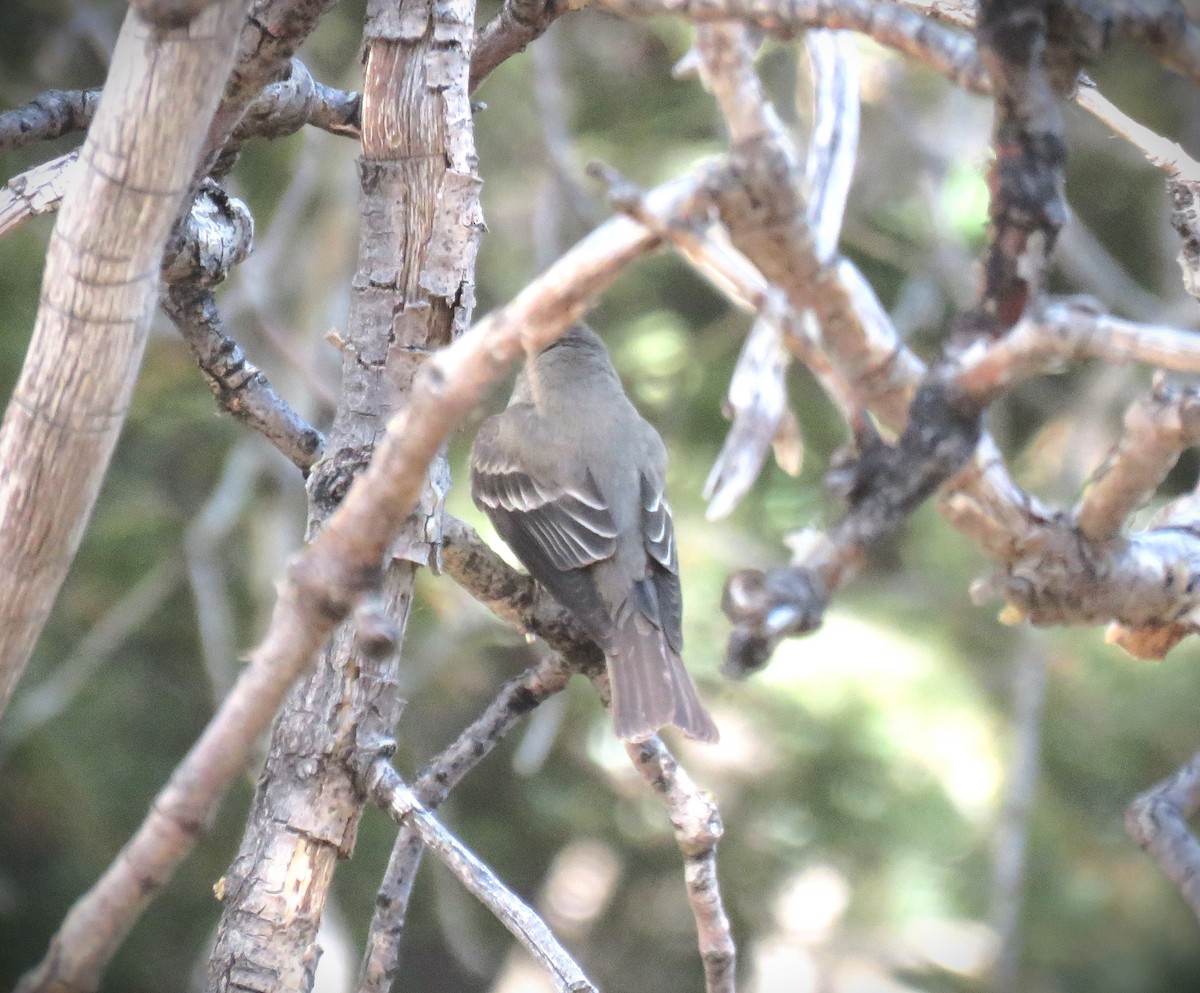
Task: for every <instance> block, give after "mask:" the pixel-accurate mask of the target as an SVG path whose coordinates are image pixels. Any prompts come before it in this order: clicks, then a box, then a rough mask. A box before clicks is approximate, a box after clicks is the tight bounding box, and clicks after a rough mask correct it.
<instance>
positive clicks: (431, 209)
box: [210, 0, 482, 991]
mask: <svg viewBox="0 0 1200 993" xmlns="http://www.w3.org/2000/svg"><path fill="white" fill-rule="evenodd" d="M472 18H473V5H472V3H471V0H451V2H449V3H445V4H437V5H431V4H430V3H429V2H428V0H405V2H403V3H401V5H400V6H399V7H398V8H396V7H394V6H392V5H389V4H385V3H382V2H380V3H376V4H373V5H372V6H371V8H370V9H369V10H368V20H367V27H366V32H365V39H366V78H365V81H364V89H363V111H362V116H363V121H362V139H363V154H362V159H361V161H360V165H359V171H360V180H361V190H362V194H361V197H362V200H361V202H362V235H361V241H360V247H359V266H358V272H357V274H356V275H355V277H354V280H353V284H352V296H351V309H350V316H349V321H348V327H347V332H346V336H345V342H344V345H343V349H342V352H343V383H342V391H341V400H340V403H339V406H338V411H337V414H336V416H335V419H334V424H333V427H332V428H331V430H330V436H329V441H328V444H327V447H326V449H325V451H326V455H325V457H324V458H323V459H322V460H321V461H320V462H319V463H318V464H317V465H316V466H314V468H313V471H312V475H311V476H310V479H309V487H308V489H309V506H310V513H309V531H310V536H312V535H315V534H316V533H317V532H318V531H320V530H321V529H322V527H323V526H324V525H325V522H326V520H327V518H328V517H329V516H330V515H331V514H332V513H333V512H334V510H335V509H336V508H337V506H338V504H339V503H340V501H341V499H342V497H343V496H344V494H345V493H346V491H347V489H348V487H349V486H350V484H351V482H352V481H353V480H354V478H355V476H356V475H357V474H358V473H359V471H360V470H361V469H362V468H363V467H365V466H366V465H367V464H368V463H369V462H370V461H371V459H372V457H373V455H374V450H375V445H376V443H377V441H378V439H379V436H380V435H381V434H382V432H383V426H384V424H385V422H386V420H387V418H388V416H389V415H390V414H391V413H393V412H394V411H396V410H397V409H401V408H404V407H405V406H407V403H408V399H409V394H410V390H411V386H412V382H413V379H414V377H415V375H416V373H417V371H418V369H419V368H420V367H421V365H422V364H423V363H424V362H425V360H426V359H427V357H428V356H429V355H430V354H431V353H432V352H433V351H434V350H436V349H438V348H440V347H442V346H444V345H446V344H448V343H449V342H450V341H451V339H452V338H454V337H455V336H456V335H457V334H458V333H460V332H461V331H462V330H463V329H464V328H465V327H466V325H467V323H468V322H469V320H470V313H471V307H472V305H473V303H474V293H473V284H472V282H471V280H472V274H473V271H474V259H475V248H476V244H477V240H478V235H479V232H480V230H481V228H482V219H481V215H480V211H479V202H478V191H479V181H478V178H477V176H476V174H475V151H474V139H473V133H472V127H471V115H470V107H469V104H468V100H467V72H468V67H469V59H470V43H471V37H472V27H471V25H472ZM447 473H448V469H447V467H446V464H445V459H444V457H442V458H438V459H435V460H434V463H433V465H432V466H431V469H430V473H429V477H428V478H427V481H426V484H425V485H424V487H423V488H422V491H421V495H420V496H419V497H418V504H417V507H416V509H415V511H414V512H413V513H412V514H411V515H410V517H409V518H408V520H407V522H406V523H405V525H404V526H403V528H402V529H401V533H400V536H399V540H398V542H397V543H396V544H395V545H393V549H392V552H393V555H395V556H397V557H398V559H399V561H397V562H395V563H394V564H393V567H392V568H390V569H389V570H388V571H387V580H386V582H385V588H384V602H385V605H386V607H387V609H388V611H389V613H390V614H391V615H392V616H393V617H394V618H395V620H396V622H397V625H398V633H397V638H402V637H403V630H404V625H405V622H406V620H407V615H408V608H409V605H410V603H411V597H412V586H413V581H414V578H415V572H416V568H417V565H418V563H423V562H426V561H428V559H429V557H430V555H431V553H432V552H433V551H434V550H435V549H436V548H437V545H438V543H439V541H440V535H439V533H438V530H437V528H438V524H439V521H440V509H441V502H440V501H441V493H442V492H444V488H445V485H446V482H447ZM395 666H396V654H395V653H394V652H386V653H383V655H382V657H376V656H375V655H373V654H372V653H370V652H364V651H363V650H361V649H360V647H359V646H358V645H357V644H356V639H355V637H354V633H353V631H352V630H351V628H350V626H349V625H347V626H344V627H343V628H342V629H341V630H340V631H339V632H338V633H337V635H335V638H334V640H333V642H332V643H331V644H330V646H329V647H328V648H327V649H326V651H325V652H324V653H323V655H322V657H321V659H320V660H319V663H318V666H317V669H316V671H315V672H314V673H313V674H312V676H311V677H310V678H309V679H307V680H306V681H305V682H304V683H303V684H301V685H300V686H298V687H297V689H296V690H295V692H294V693H293V695H292V698H291V700H290V701H289V703H288V705H287V706H286V708H285V710H284V713H283V715H282V716H281V718H280V720H279V723H278V724H277V726H276V729H275V733H274V736H273V739H272V743H271V748H270V753H269V755H268V759H267V767H266V770H265V772H264V775H263V779H262V781H261V782H260V784H259V788H258V791H257V794H256V796H255V800H254V805H253V808H252V810H251V815H250V819H249V822H248V824H247V829H246V833H245V836H244V839H243V842H242V847H241V851H240V852H239V855H238V857H237V859H236V860H235V862H234V864H233V866H232V868H231V869H230V872H229V876H228V879H227V881H226V885H225V892H226V894H227V896H226V907H225V912H224V915H223V918H222V921H221V926H220V930H219V932H218V938H217V943H216V947H215V949H214V952H213V956H212V959H211V962H210V988H211V989H214V990H232V989H267V988H270V989H271V990H278V991H282V990H295V991H303V990H307V989H309V988H310V987H311V984H312V974H313V969H314V968H315V964H316V958H317V956H318V954H319V952H318V948H317V945H316V935H317V928H318V926H319V923H320V918H321V912H322V909H323V907H324V904H325V899H326V896H327V894H328V889H329V885H330V882H331V879H332V875H333V871H334V867H335V864H336V862H337V860H338V859H339V858H344V857H346V856H347V855H349V854H350V852H351V851H352V850H353V847H354V841H355V834H356V830H357V825H358V819H359V817H360V815H361V811H362V804H363V798H362V795H361V792H360V790H359V788H358V786H357V785H356V780H355V776H356V773H357V772H358V771H360V770H361V769H362V768H363V767H364V765H365V764H366V763H368V762H369V761H370V760H371V759H373V758H374V757H375V756H376V755H377V754H378V753H379V752H380V750H381V749H384V748H386V747H387V742H388V741H389V740H390V738H391V735H392V733H393V730H394V725H395V722H396V720H397V719H398V717H399V713H400V709H401V706H402V702H401V701H400V700H399V698H398V697H397V694H396V685H395V683H396V672H395Z"/></svg>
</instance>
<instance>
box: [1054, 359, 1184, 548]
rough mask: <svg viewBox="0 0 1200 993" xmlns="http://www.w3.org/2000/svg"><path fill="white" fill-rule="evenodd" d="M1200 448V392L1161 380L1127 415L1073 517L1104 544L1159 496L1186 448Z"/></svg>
mask: <svg viewBox="0 0 1200 993" xmlns="http://www.w3.org/2000/svg"><path fill="white" fill-rule="evenodd" d="M1196 444H1200V394H1198V393H1197V392H1196V391H1194V390H1176V389H1171V388H1170V387H1168V386H1167V384H1166V382H1165V380H1164V379H1163V378H1162V377H1161V376H1160V377H1158V379H1157V380H1156V382H1155V384H1154V388H1153V390H1152V392H1151V393H1150V394H1149V395H1148V396H1145V397H1142V398H1141V399H1139V400H1137V401H1136V402H1135V403H1134V404H1133V405H1132V406H1131V407H1130V408H1129V410H1128V411H1127V412H1126V414H1125V432H1124V434H1123V435H1122V436H1121V440H1120V441H1119V442H1118V443H1117V445H1116V447H1115V448H1114V449H1113V450H1112V452H1111V453H1110V454H1109V456H1108V458H1107V459H1105V461H1104V464H1103V465H1102V466H1101V467H1100V468H1099V469H1098V470H1097V471H1096V474H1095V475H1094V476H1093V477H1092V480H1091V482H1090V483H1089V485H1088V488H1087V489H1086V490H1085V491H1084V494H1083V498H1082V499H1081V500H1080V501H1079V505H1078V506H1077V507H1076V508H1075V511H1074V517H1075V520H1076V522H1077V524H1078V526H1079V531H1080V533H1081V534H1082V535H1083V536H1084V537H1085V538H1087V539H1088V540H1089V541H1094V542H1102V541H1107V540H1108V539H1110V538H1115V537H1116V536H1117V535H1118V534H1120V533H1121V529H1122V528H1123V527H1124V525H1125V523H1126V521H1127V519H1128V518H1129V517H1130V516H1131V515H1132V514H1133V513H1134V511H1136V510H1137V509H1138V508H1139V507H1141V506H1142V505H1143V504H1144V503H1145V502H1146V501H1147V500H1149V499H1150V497H1152V496H1153V495H1154V494H1155V492H1157V490H1158V487H1159V486H1160V485H1161V484H1162V482H1163V480H1165V479H1166V478H1167V473H1169V472H1170V471H1171V469H1172V468H1174V466H1175V463H1176V462H1177V461H1178V460H1179V456H1180V454H1181V453H1182V452H1183V450H1184V449H1185V448H1190V447H1191V446H1193V445H1196Z"/></svg>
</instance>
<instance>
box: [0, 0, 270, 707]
mask: <svg viewBox="0 0 1200 993" xmlns="http://www.w3.org/2000/svg"><path fill="white" fill-rule="evenodd" d="M245 9H246V8H245V0H225V2H223V3H220V4H218V5H216V6H213V7H211V8H210V9H209V10H208V11H206V12H205V13H204V14H203V15H201V16H200V17H198V18H197V19H196V20H195V21H193V22H192V24H191V25H190V27H189V28H187V29H182V30H180V31H175V32H165V33H164V32H158V31H154V30H151V29H148V28H147V27H146V26H145V25H144V24H141V23H140V21H139V19H138V17H137V16H136V15H135V14H130V15H129V16H128V17H127V18H126V21H125V26H124V28H123V29H122V32H121V37H120V40H119V41H118V45H117V51H116V52H115V53H114V57H113V61H112V68H111V71H110V78H109V82H108V93H107V94H106V96H105V99H103V100H101V101H100V106H99V109H98V110H97V116H96V121H95V122H94V123H93V125H92V129H91V132H90V133H89V136H88V140H87V141H86V142H85V144H84V147H83V150H82V152H81V155H80V165H79V167H78V169H77V170H76V175H75V176H74V179H73V182H72V184H71V186H70V189H69V190H68V191H67V196H66V200H65V202H64V206H63V209H62V210H61V211H60V213H59V216H58V220H57V223H56V225H55V231H54V234H53V235H52V236H51V241H50V247H49V250H48V253H47V259H46V269H45V275H44V280H43V295H42V302H41V305H40V307H39V308H38V317H37V322H36V324H35V327H34V333H33V340H32V341H31V343H30V348H29V354H28V356H27V358H26V362H25V365H24V368H23V369H22V372H21V376H20V379H19V381H18V384H17V386H16V389H15V391H14V394H13V397H12V400H11V401H10V403H9V405H8V409H7V411H6V413H5V418H4V424H3V427H2V428H0V465H2V466H3V467H4V469H3V472H0V575H3V576H4V577H5V580H4V590H3V595H2V596H0V707H2V706H3V704H4V703H7V700H8V697H9V695H10V694H11V692H12V688H13V686H14V685H15V684H16V681H17V680H18V679H19V678H20V675H21V672H22V671H23V669H24V667H25V662H26V660H27V659H28V657H29V654H30V652H31V651H32V649H33V645H34V643H35V642H36V640H37V637H38V635H39V634H40V632H41V629H42V626H43V624H44V623H45V619H46V616H47V615H48V613H49V611H50V607H51V605H52V604H53V602H54V598H55V596H56V595H57V593H58V589H59V587H60V585H61V584H62V581H63V578H64V577H65V575H66V572H67V569H68V568H69V566H70V563H71V560H72V558H73V557H74V553H75V549H76V548H77V547H78V543H79V539H80V537H81V535H82V532H83V524H84V522H85V521H86V520H87V518H88V516H89V515H90V513H91V509H92V505H93V503H94V501H95V497H96V493H97V492H98V490H99V487H100V483H101V481H102V480H103V477H104V472H105V470H106V468H107V466H108V460H109V457H110V456H111V453H112V449H113V446H114V445H115V443H116V438H117V435H118V433H119V431H120V428H121V425H122V423H123V421H124V414H125V408H126V406H127V405H128V399H129V395H130V393H131V392H132V389H133V383H134V380H135V379H136V373H137V368H138V365H139V364H140V361H141V356H142V349H143V346H144V344H145V339H146V333H147V330H148V328H149V323H150V316H151V314H152V312H153V305H154V301H155V298H156V296H157V290H158V263H159V259H160V258H161V256H162V250H163V246H164V244H165V243H166V240H167V236H168V234H169V232H170V229H171V225H172V224H173V223H174V221H175V218H176V217H177V216H178V214H179V211H180V208H181V207H182V206H183V203H184V197H185V194H186V191H187V188H188V183H189V180H190V178H191V176H192V175H193V173H194V171H195V164H196V161H197V157H198V155H199V153H200V150H201V140H202V136H200V135H197V134H195V133H194V132H195V131H196V127H195V124H196V122H197V121H207V120H208V119H209V118H210V117H211V116H212V113H213V108H214V107H215V106H216V103H217V100H218V98H219V95H220V91H221V86H222V85H223V84H224V82H225V78H226V75H227V74H228V71H229V66H230V64H231V61H232V54H233V40H234V38H235V36H236V33H237V31H238V30H239V29H240V27H241V24H242V21H243V19H244V17H245ZM131 118H137V119H138V120H139V121H140V126H139V127H138V128H137V129H130V128H129V127H128V126H127V122H128V120H129V119H131Z"/></svg>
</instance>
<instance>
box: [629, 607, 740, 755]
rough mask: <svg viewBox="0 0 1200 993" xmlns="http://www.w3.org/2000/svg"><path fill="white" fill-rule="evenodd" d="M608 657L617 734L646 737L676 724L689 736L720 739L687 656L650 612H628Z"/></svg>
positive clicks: (631, 738)
mask: <svg viewBox="0 0 1200 993" xmlns="http://www.w3.org/2000/svg"><path fill="white" fill-rule="evenodd" d="M606 659H607V661H608V679H609V683H610V684H611V686H612V714H613V729H614V730H615V731H616V733H617V737H618V738H621V739H622V740H623V741H645V740H646V739H647V738H649V737H650V736H651V735H653V734H654V733H655V732H657V731H658V729H659V728H661V727H665V726H666V725H668V724H673V725H674V726H675V727H677V728H679V730H680V731H682V732H683V733H684V734H686V735H687V736H688V737H689V738H695V739H697V740H698V741H707V742H715V741H716V740H717V739H718V737H719V736H720V735H719V733H718V731H717V725H716V723H715V722H714V721H713V719H712V715H711V714H710V713H709V712H708V711H707V710H706V709H705V707H704V704H702V703H701V702H700V694H699V693H698V692H697V691H696V684H695V683H693V682H692V678H691V676H689V675H688V673H687V670H686V669H685V668H684V666H683V659H681V658H680V657H679V653H678V652H676V651H675V650H674V649H673V648H672V647H671V646H670V645H669V644H668V643H667V639H666V637H665V636H664V635H663V632H662V631H661V630H660V629H659V628H658V627H657V626H655V625H654V624H652V623H651V622H650V621H649V620H648V619H647V618H646V617H644V616H642V615H640V614H639V613H638V612H637V611H630V612H629V614H628V615H627V616H626V618H625V619H624V623H623V624H621V625H619V626H618V627H617V628H616V630H615V631H614V632H613V637H612V639H611V644H610V647H609V651H608V653H607V655H606Z"/></svg>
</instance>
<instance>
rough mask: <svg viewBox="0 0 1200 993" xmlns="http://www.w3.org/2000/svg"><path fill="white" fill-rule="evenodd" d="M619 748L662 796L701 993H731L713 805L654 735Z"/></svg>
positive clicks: (729, 942)
mask: <svg viewBox="0 0 1200 993" xmlns="http://www.w3.org/2000/svg"><path fill="white" fill-rule="evenodd" d="M625 750H626V751H627V752H628V753H629V757H630V759H632V760H633V764H634V767H635V768H636V769H637V771H638V772H639V773H640V774H641V776H642V778H643V779H644V780H646V782H647V783H649V784H650V786H651V787H652V788H653V789H654V791H655V792H656V793H657V794H659V796H660V797H661V798H662V801H663V804H664V806H665V807H666V808H667V816H668V817H669V818H670V819H671V827H672V828H674V830H675V839H676V841H677V842H678V844H679V850H680V852H682V853H683V876H684V881H685V882H686V884H687V891H688V902H689V903H690V904H691V907H692V915H693V916H694V917H695V919H696V934H697V936H698V938H699V941H700V958H701V960H702V961H703V962H704V984H705V989H706V990H707V993H734V990H735V988H736V987H735V985H734V967H735V966H736V964H737V949H736V947H735V945H734V943H733V933H732V932H731V930H730V928H729V918H728V917H726V916H725V907H724V905H723V904H722V901H721V890H720V887H719V886H718V884H717V842H718V841H720V839H721V834H722V832H723V831H724V828H723V827H722V825H721V814H720V812H719V811H718V810H717V805H716V803H714V802H713V801H712V799H711V798H710V797H708V796H706V795H705V794H703V793H701V792H700V790H699V789H697V787H696V784H695V783H693V782H692V779H691V777H690V776H689V775H688V774H687V772H686V771H685V770H684V769H683V767H682V766H680V764H679V763H678V762H676V761H675V757H674V756H673V755H672V754H671V753H670V752H669V751H667V748H666V746H665V745H664V744H663V743H662V741H661V739H659V738H658V737H654V738H651V739H650V740H649V741H643V742H639V743H637V744H628V745H626V746H625Z"/></svg>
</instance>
